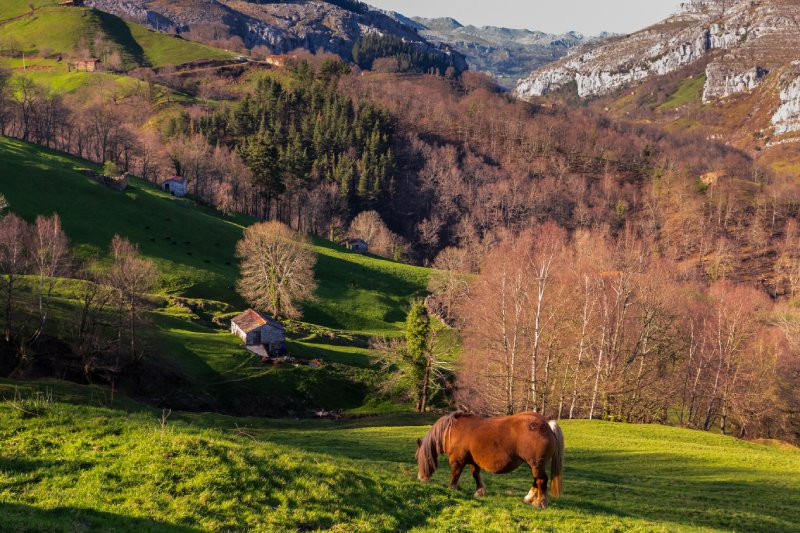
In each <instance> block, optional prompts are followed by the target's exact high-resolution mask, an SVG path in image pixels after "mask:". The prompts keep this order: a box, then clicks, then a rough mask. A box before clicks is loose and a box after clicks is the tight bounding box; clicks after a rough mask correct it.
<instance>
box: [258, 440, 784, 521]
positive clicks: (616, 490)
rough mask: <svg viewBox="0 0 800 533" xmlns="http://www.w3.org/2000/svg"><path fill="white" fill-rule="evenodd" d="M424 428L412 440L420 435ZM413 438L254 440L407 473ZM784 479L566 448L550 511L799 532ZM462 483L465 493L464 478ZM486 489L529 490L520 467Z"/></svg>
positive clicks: (438, 481)
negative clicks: (559, 494) (402, 467)
mask: <svg viewBox="0 0 800 533" xmlns="http://www.w3.org/2000/svg"><path fill="white" fill-rule="evenodd" d="M425 429H427V428H420V429H419V431H418V432H417V433H419V435H420V436H421V435H422V434H424V431H425ZM410 433H414V431H411V432H410ZM414 436H416V435H411V434H408V435H407V434H406V433H405V432H397V433H393V434H392V433H388V432H384V433H382V434H374V433H373V434H369V435H365V434H364V433H360V432H357V431H356V432H347V431H336V429H335V426H334V427H331V428H330V430H328V431H326V430H324V429H318V430H316V431H308V432H299V433H290V432H274V433H269V434H265V435H259V436H258V438H260V439H261V438H263V439H264V440H267V441H271V442H275V443H279V444H282V445H286V446H291V447H293V448H297V449H301V450H304V451H309V452H312V453H319V454H324V455H327V456H329V457H331V458H334V459H336V458H338V459H345V460H353V461H380V462H387V461H392V462H396V463H398V464H403V463H407V466H408V468H410V469H413V468H415V465H414V449H415V443H414V439H413V437H414ZM365 441H369V444H368V445H366V443H365ZM440 466H441V468H440V471H439V472H438V473H437V475H436V477H435V478H434V481H433V482H432V484H433V485H434V486H436V485H438V486H440V487H442V488H444V487H445V486H446V484H447V478H448V476H449V468H448V467H447V460H446V458H441V459H440ZM790 476H791V474H790V472H785V473H784V474H781V472H780V471H773V470H770V469H769V466H765V467H763V468H759V465H757V464H754V465H752V467H747V468H742V469H739V468H736V467H730V466H725V465H720V464H719V463H718V462H716V461H712V460H703V459H701V458H696V457H687V456H686V455H682V454H680V453H675V454H670V453H636V452H598V451H597V450H594V449H581V448H573V449H569V448H568V450H567V461H566V473H565V494H564V497H563V498H562V499H560V500H557V501H556V502H555V504H554V507H553V509H554V511H556V512H557V511H558V510H559V509H561V510H564V511H572V512H576V513H578V514H581V515H590V516H594V517H597V516H598V515H605V516H608V518H609V519H611V518H617V519H619V518H630V519H637V520H648V521H652V522H653V523H656V524H658V523H668V524H674V525H675V526H676V527H678V528H686V527H694V528H721V529H730V530H739V531H774V532H782V531H786V532H789V531H800V513H798V512H797V509H800V487H799V486H798V485H797V482H796V481H794V480H792V479H791V477H790ZM462 483H463V485H464V486H466V487H468V488H470V489H471V485H470V483H471V480H469V479H468V476H467V478H465V479H463V480H462ZM487 483H488V485H489V488H490V494H491V495H492V496H490V497H494V498H505V497H506V496H504V494H509V495H510V494H512V493H513V495H514V496H513V498H514V499H517V498H518V497H521V496H522V495H523V494H524V493H525V492H526V491H527V490H528V488H529V487H530V484H531V475H530V471H529V470H527V469H525V468H520V469H518V470H517V471H516V472H514V473H513V474H511V475H505V476H488V480H487ZM462 488H463V487H462ZM404 525H405V526H408V525H409V524H404Z"/></svg>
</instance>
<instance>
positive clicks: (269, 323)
mask: <svg viewBox="0 0 800 533" xmlns="http://www.w3.org/2000/svg"><path fill="white" fill-rule="evenodd" d="M231 333H233V334H234V335H236V336H237V337H239V338H240V339H242V342H244V343H245V345H246V346H259V345H260V346H264V348H265V349H266V351H267V353H268V354H269V355H270V356H274V355H283V354H284V353H285V352H286V330H285V328H284V326H283V324H281V323H280V322H278V321H277V320H275V319H274V318H272V317H271V316H269V315H266V314H264V313H258V312H256V311H253V310H252V309H248V310H247V311H245V312H244V313H242V314H240V315H237V316H236V317H234V318H233V320H231Z"/></svg>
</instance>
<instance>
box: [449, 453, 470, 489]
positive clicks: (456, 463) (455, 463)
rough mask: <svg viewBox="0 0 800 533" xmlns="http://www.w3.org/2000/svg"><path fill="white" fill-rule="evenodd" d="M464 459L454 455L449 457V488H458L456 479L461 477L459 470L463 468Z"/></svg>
mask: <svg viewBox="0 0 800 533" xmlns="http://www.w3.org/2000/svg"><path fill="white" fill-rule="evenodd" d="M464 466H466V465H465V464H464V461H462V460H460V459H457V458H455V457H451V458H450V488H451V489H453V490H458V479H459V478H460V477H461V472H462V471H463V470H464Z"/></svg>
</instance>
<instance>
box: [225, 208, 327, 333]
mask: <svg viewBox="0 0 800 533" xmlns="http://www.w3.org/2000/svg"><path fill="white" fill-rule="evenodd" d="M236 256H237V257H239V259H241V275H242V277H241V279H240V280H239V282H238V289H239V293H240V294H241V295H242V297H244V299H245V300H247V301H248V302H249V303H250V305H252V306H253V307H254V308H256V309H258V310H259V311H265V312H268V313H271V314H273V315H275V316H283V317H289V318H295V317H299V316H300V315H301V311H300V305H299V304H300V302H302V301H304V300H310V299H311V298H313V295H314V291H315V290H316V287H317V286H316V282H315V281H314V265H315V264H316V261H317V258H316V254H315V253H314V251H313V250H312V249H311V248H310V246H309V243H308V241H307V239H305V238H304V237H303V236H302V235H300V234H299V233H297V232H295V231H293V230H292V229H291V228H289V227H288V226H286V225H285V224H282V223H280V222H274V221H273V222H263V223H259V224H254V225H252V226H250V227H249V228H247V229H246V230H245V232H244V238H243V239H242V240H240V241H239V242H238V243H237V245H236Z"/></svg>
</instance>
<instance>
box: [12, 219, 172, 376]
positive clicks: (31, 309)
mask: <svg viewBox="0 0 800 533" xmlns="http://www.w3.org/2000/svg"><path fill="white" fill-rule="evenodd" d="M110 252H111V254H110V255H111V261H110V265H102V266H101V263H100V262H99V261H98V260H96V259H89V260H81V259H79V258H78V257H76V256H75V255H74V254H72V253H70V250H69V241H68V239H67V235H66V233H65V232H64V230H63V229H62V227H61V221H60V219H59V217H58V215H57V214H54V215H53V216H51V217H45V216H39V217H37V218H36V220H35V221H34V222H33V223H32V224H29V223H28V222H26V221H25V220H24V219H22V218H20V217H19V216H17V215H15V214H14V213H9V214H8V215H6V216H4V217H3V218H2V219H1V220H0V272H2V273H3V274H2V276H0V289H1V291H2V306H3V313H2V315H3V316H2V319H3V337H2V351H1V353H0V359H1V360H0V369H2V370H3V371H4V372H5V373H8V374H14V375H25V374H26V373H28V372H33V373H34V374H35V373H36V372H38V371H42V369H44V368H50V369H55V370H60V371H62V372H70V365H73V366H75V361H79V362H80V363H79V368H80V371H79V372H78V374H79V375H81V376H82V377H83V378H84V379H86V380H92V379H93V378H94V377H96V375H97V372H98V371H101V370H102V371H103V372H105V373H106V374H108V373H111V374H118V373H119V372H121V370H122V369H123V367H124V366H126V365H128V364H130V363H135V362H138V361H140V360H141V359H142V358H143V357H144V355H145V353H146V348H145V346H144V345H143V343H142V342H141V341H140V337H141V329H142V326H143V324H145V323H146V319H145V318H146V317H145V310H146V309H147V308H148V307H149V302H148V294H149V293H150V292H151V291H152V289H153V287H154V286H155V283H156V281H157V271H156V268H155V266H154V264H153V263H152V261H150V260H148V259H145V258H143V257H142V256H141V255H140V254H139V252H138V249H137V247H136V246H135V245H133V244H131V243H130V242H129V241H128V240H127V239H124V238H122V237H119V236H115V237H114V239H113V241H112V243H111V249H110ZM53 315H55V316H56V318H55V319H54V318H53ZM54 344H55V345H57V346H58V352H60V353H58V354H53V353H52V351H53V350H52V347H53V345H54ZM70 354H72V355H73V356H74V358H71V357H70ZM72 359H74V360H72Z"/></svg>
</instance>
